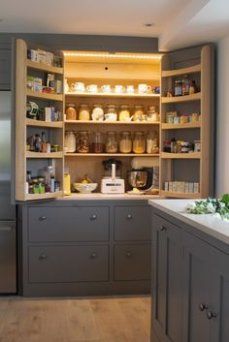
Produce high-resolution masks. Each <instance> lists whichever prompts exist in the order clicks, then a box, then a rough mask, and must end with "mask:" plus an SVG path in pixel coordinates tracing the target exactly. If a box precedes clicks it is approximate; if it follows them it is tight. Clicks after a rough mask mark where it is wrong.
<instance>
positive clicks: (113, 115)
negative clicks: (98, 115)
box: [105, 105, 117, 121]
mask: <svg viewBox="0 0 229 342" xmlns="http://www.w3.org/2000/svg"><path fill="white" fill-rule="evenodd" d="M105 120H107V121H117V110H116V106H114V105H108V106H107V108H106V113H105Z"/></svg>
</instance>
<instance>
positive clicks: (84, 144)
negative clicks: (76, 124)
mask: <svg viewBox="0 0 229 342" xmlns="http://www.w3.org/2000/svg"><path fill="white" fill-rule="evenodd" d="M76 152H78V153H88V152H89V133H88V132H87V131H80V132H78V134H77V139H76Z"/></svg>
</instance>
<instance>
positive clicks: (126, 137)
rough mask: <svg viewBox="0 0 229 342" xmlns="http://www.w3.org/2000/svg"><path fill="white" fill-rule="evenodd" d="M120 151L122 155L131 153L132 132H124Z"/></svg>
mask: <svg viewBox="0 0 229 342" xmlns="http://www.w3.org/2000/svg"><path fill="white" fill-rule="evenodd" d="M119 150H120V152H121V153H131V151H132V140H131V134H130V132H122V133H121V138H120V142H119Z"/></svg>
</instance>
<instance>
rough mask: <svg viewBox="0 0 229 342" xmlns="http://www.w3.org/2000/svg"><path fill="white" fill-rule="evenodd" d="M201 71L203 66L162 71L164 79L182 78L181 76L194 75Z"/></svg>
mask: <svg viewBox="0 0 229 342" xmlns="http://www.w3.org/2000/svg"><path fill="white" fill-rule="evenodd" d="M200 71H201V65H200V64H197V65H193V66H190V67H188V68H181V69H174V70H164V71H162V73H161V75H162V77H173V76H180V75H188V74H194V73H198V72H200Z"/></svg>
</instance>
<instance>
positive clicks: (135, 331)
mask: <svg viewBox="0 0 229 342" xmlns="http://www.w3.org/2000/svg"><path fill="white" fill-rule="evenodd" d="M149 335H150V298H149V297H144V296H143V297H109V298H86V299H78V298H77V299H72V298H71V299H56V298H55V299H24V298H20V297H10V298H9V297H1V298H0V342H38V341H39V342H75V341H77V342H84V341H85V342H86V341H91V342H149Z"/></svg>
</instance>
